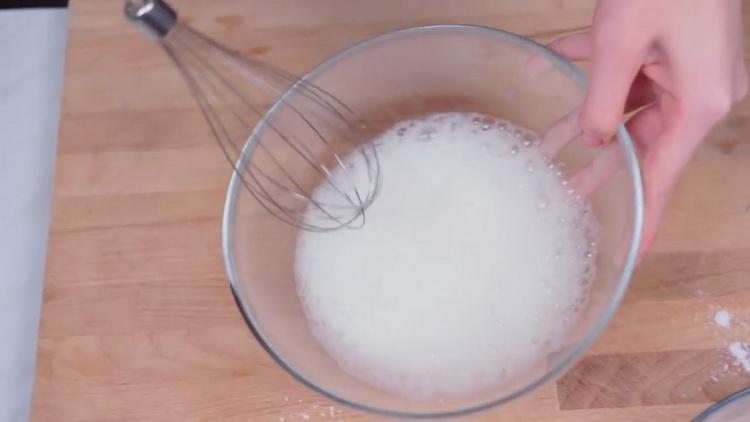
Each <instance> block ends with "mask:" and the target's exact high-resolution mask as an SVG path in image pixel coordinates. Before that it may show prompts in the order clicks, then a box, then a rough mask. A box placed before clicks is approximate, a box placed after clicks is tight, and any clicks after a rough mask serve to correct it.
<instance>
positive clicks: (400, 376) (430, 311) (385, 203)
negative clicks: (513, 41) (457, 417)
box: [295, 113, 596, 399]
mask: <svg viewBox="0 0 750 422" xmlns="http://www.w3.org/2000/svg"><path fill="white" fill-rule="evenodd" d="M373 142H374V143H375V145H376V146H377V150H378V155H379V159H380V165H381V170H382V174H383V183H382V190H381V192H380V194H379V196H378V198H377V199H376V201H375V202H374V203H373V204H372V205H371V206H370V207H369V208H368V210H367V214H366V219H367V220H366V221H367V222H366V224H365V226H364V227H363V228H362V229H359V230H338V231H335V232H332V233H312V232H301V233H300V235H299V238H298V244H297V251H296V260H295V273H296V281H297V289H298V293H299V296H300V299H301V302H302V304H303V307H304V310H305V313H306V316H307V318H308V322H309V324H310V326H311V328H312V331H313V334H314V335H315V337H316V338H317V340H318V341H319V343H320V344H321V345H322V346H323V347H324V348H325V349H326V350H327V351H328V352H329V353H330V355H331V356H332V357H333V358H334V359H335V360H336V361H337V362H338V364H339V365H340V367H341V368H342V369H344V370H345V371H347V372H348V373H350V374H351V375H353V376H355V377H357V378H359V379H361V380H363V381H365V382H367V383H369V384H371V385H374V386H377V387H380V388H382V389H384V390H387V391H390V392H392V393H396V394H400V395H404V396H406V397H409V398H412V399H435V398H443V397H461V396H466V395H469V394H472V393H474V392H476V391H478V390H483V389H485V388H488V387H492V386H496V385H498V384H501V383H503V381H504V380H506V379H508V378H512V377H513V376H514V375H517V374H519V373H522V372H524V371H525V370H527V369H529V368H531V367H534V366H535V365H537V364H539V363H540V361H542V360H543V359H544V357H545V356H546V354H548V353H550V352H552V351H554V350H555V349H557V348H558V347H559V345H560V343H561V341H562V339H563V338H564V337H565V335H566V333H567V332H568V330H569V329H570V327H571V325H572V324H573V323H574V322H575V321H576V319H577V318H578V314H579V310H580V307H581V306H582V305H583V304H584V303H585V301H586V298H587V291H588V286H589V284H590V282H591V280H592V279H593V275H594V262H595V256H594V255H595V240H596V230H595V226H596V224H595V220H594V218H593V216H592V213H591V211H590V207H589V205H588V203H587V202H586V201H585V200H582V199H580V198H576V197H575V196H574V195H572V194H571V193H570V192H569V191H568V189H567V187H566V186H565V182H564V174H563V171H562V169H561V168H559V167H558V166H556V165H555V164H554V163H551V162H550V161H549V160H548V159H547V157H546V156H545V155H544V153H543V152H542V149H541V148H540V146H539V144H538V140H537V137H536V136H535V135H534V134H533V133H531V132H529V131H527V130H524V129H521V128H519V127H516V126H514V125H512V124H510V123H508V122H505V121H501V120H496V119H492V118H490V117H487V116H483V115H478V114H468V113H448V114H436V115H430V116H427V117H425V118H423V119H420V120H413V121H404V122H401V123H399V124H397V125H396V126H395V127H393V128H392V129H390V130H388V131H386V132H385V133H383V134H382V135H380V136H379V137H378V138H376V139H375V140H374V141H373ZM361 160H362V158H361V155H360V154H354V155H352V156H349V157H347V158H346V159H345V163H346V164H347V166H348V167H349V173H348V174H343V172H341V171H338V172H334V174H333V180H334V181H335V182H337V183H341V184H344V183H347V180H348V181H349V182H350V183H351V180H353V181H354V183H366V180H367V174H366V168H367V166H365V165H364V164H363V162H362V161H361ZM345 177H346V178H349V179H344V178H345ZM336 197H337V195H336V194H335V193H334V192H333V191H332V189H330V188H329V187H327V186H321V187H319V188H318V189H317V190H316V191H315V192H314V198H315V199H316V200H318V201H319V202H324V203H326V202H330V201H335V199H334V198H336ZM308 218H311V219H313V218H316V216H315V210H314V209H311V210H309V214H308Z"/></svg>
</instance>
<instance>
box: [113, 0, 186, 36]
mask: <svg viewBox="0 0 750 422" xmlns="http://www.w3.org/2000/svg"><path fill="white" fill-rule="evenodd" d="M125 16H127V18H128V19H130V21H131V22H133V23H135V24H136V26H138V28H140V29H141V31H143V32H144V33H145V34H146V35H147V36H149V37H151V38H154V39H159V38H161V37H163V36H165V35H167V33H169V31H170V30H171V29H172V28H173V27H174V26H175V24H176V23H177V12H175V11H174V9H172V7H171V6H169V5H168V4H167V3H165V2H164V1H162V0H126V1H125Z"/></svg>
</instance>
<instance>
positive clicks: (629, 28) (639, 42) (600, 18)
mask: <svg viewBox="0 0 750 422" xmlns="http://www.w3.org/2000/svg"><path fill="white" fill-rule="evenodd" d="M625 3H626V2H620V1H609V2H607V1H602V2H600V3H597V10H596V12H595V15H594V23H593V30H592V32H591V67H590V69H589V75H590V76H589V86H588V90H587V95H586V99H585V100H584V103H583V107H582V111H581V127H582V129H583V133H584V135H583V139H584V142H587V143H595V142H596V141H597V140H600V139H606V138H608V137H610V136H612V135H613V134H614V133H615V130H616V128H617V125H618V124H619V123H620V122H621V121H622V119H623V113H624V110H625V105H626V100H627V98H628V94H629V93H630V88H631V85H632V84H633V81H634V80H635V77H636V75H637V74H638V72H639V71H640V69H641V66H642V65H643V64H644V60H645V58H646V56H647V53H648V50H649V49H648V46H649V43H650V38H649V35H648V34H646V33H644V32H643V31H640V32H639V31H637V30H634V28H636V27H637V25H638V19H639V17H638V16H637V13H635V12H634V11H633V10H631V9H632V8H627V7H624V6H623V4H625Z"/></svg>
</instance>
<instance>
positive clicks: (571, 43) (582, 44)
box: [547, 32, 592, 61]
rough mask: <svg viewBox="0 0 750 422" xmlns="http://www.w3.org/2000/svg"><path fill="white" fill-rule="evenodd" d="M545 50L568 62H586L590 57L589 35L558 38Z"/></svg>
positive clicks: (584, 33) (583, 33)
mask: <svg viewBox="0 0 750 422" xmlns="http://www.w3.org/2000/svg"><path fill="white" fill-rule="evenodd" d="M547 48H549V49H550V50H552V51H554V52H555V53H557V54H559V55H561V56H563V57H565V58H566V59H568V60H572V61H575V60H588V59H589V57H591V51H592V49H591V33H590V32H582V33H578V34H573V35H568V36H565V37H562V38H558V39H556V40H554V41H552V42H551V43H549V44H547Z"/></svg>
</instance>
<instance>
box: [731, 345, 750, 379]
mask: <svg viewBox="0 0 750 422" xmlns="http://www.w3.org/2000/svg"><path fill="white" fill-rule="evenodd" d="M729 353H730V354H731V355H732V357H733V358H734V360H735V361H736V362H737V363H738V364H740V365H742V368H743V369H744V370H745V372H750V353H748V346H747V344H746V343H741V342H739V341H733V342H731V343H729Z"/></svg>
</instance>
